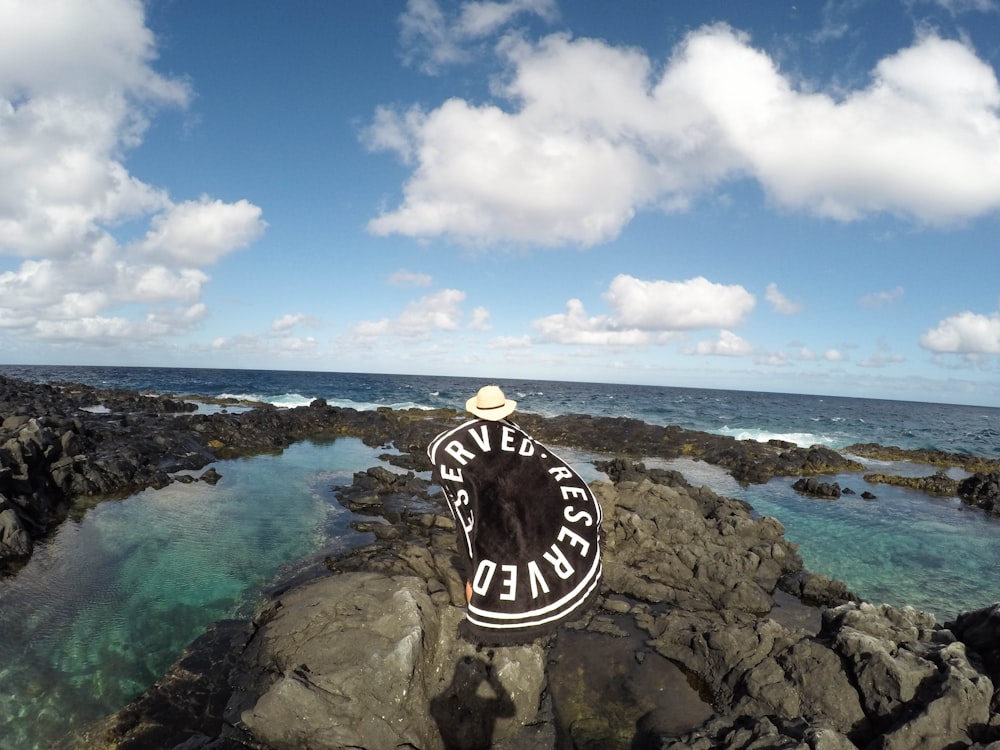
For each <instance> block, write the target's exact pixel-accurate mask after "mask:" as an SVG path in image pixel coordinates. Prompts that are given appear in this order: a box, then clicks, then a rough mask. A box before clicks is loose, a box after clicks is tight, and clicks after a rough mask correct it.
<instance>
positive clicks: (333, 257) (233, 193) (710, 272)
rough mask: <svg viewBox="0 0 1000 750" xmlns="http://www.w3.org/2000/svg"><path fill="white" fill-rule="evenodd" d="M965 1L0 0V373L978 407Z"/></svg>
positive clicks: (983, 303) (981, 272)
mask: <svg viewBox="0 0 1000 750" xmlns="http://www.w3.org/2000/svg"><path fill="white" fill-rule="evenodd" d="M998 72H1000V0H844V1H842V2H834V1H833V0H829V1H827V2H819V1H816V2H813V1H807V0H798V2H797V3H782V2H767V3H763V2H761V3H756V2H755V3H750V2H742V3H733V2H726V1H723V0H699V1H698V2H670V3H665V2H655V0H615V2H610V1H605V2H598V1H597V0H572V1H570V0H561V1H559V0H497V1H495V2H494V1H476V2H456V1H453V0H398V1H389V0H378V1H377V2H338V1H336V0H285V1H284V2H274V1H273V0H213V1H212V2H200V1H198V0H148V1H147V2H140V1H139V0H0V362H2V363H6V364H69V365H135V366H165V367H220V368H230V367H232V368H254V369H259V368H263V369H283V370H318V371H336V372H370V373H402V374H421V375H454V376H470V377H477V378H482V379H485V380H489V379H502V378H527V379H546V380H572V381H588V382H615V383H635V384H653V385H666V386H683V387H705V388H725V389H738V390H757V391H773V392H792V393H811V394H821V395H839V396H857V397H874V398H894V399H904V400H916V401H936V402H944V403H967V404H980V405H993V406H1000V240H998V237H1000V83H998Z"/></svg>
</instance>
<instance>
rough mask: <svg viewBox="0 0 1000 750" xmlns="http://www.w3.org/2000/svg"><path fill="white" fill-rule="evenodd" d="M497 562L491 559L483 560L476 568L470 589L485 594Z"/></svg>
mask: <svg viewBox="0 0 1000 750" xmlns="http://www.w3.org/2000/svg"><path fill="white" fill-rule="evenodd" d="M496 570H497V564H496V563H495V562H493V561H492V560H483V561H482V562H481V563H479V567H478V568H476V577H475V578H474V579H473V580H472V590H473V591H475V592H476V593H477V594H479V595H480V596H485V595H486V592H487V591H489V590H490V583H492V582H493V574H494V573H496Z"/></svg>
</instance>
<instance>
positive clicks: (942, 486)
mask: <svg viewBox="0 0 1000 750" xmlns="http://www.w3.org/2000/svg"><path fill="white" fill-rule="evenodd" d="M864 478H865V481H866V482H869V483H870V484H891V485H893V486H895V487H906V488H907V489H911V490H916V491H918V492H925V493H927V494H928V495H934V496H937V497H955V495H957V494H958V492H959V482H958V480H957V479H952V478H951V477H949V476H948V475H947V473H945V472H944V471H938V472H935V473H934V474H931V475H930V476H926V477H901V476H896V475H893V474H865V477H864Z"/></svg>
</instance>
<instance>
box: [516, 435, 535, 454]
mask: <svg viewBox="0 0 1000 750" xmlns="http://www.w3.org/2000/svg"><path fill="white" fill-rule="evenodd" d="M518 453H519V454H520V455H522V456H533V455H535V444H534V443H532V442H531V440H530V439H528V438H525V439H524V440H522V441H521V450H519V451H518Z"/></svg>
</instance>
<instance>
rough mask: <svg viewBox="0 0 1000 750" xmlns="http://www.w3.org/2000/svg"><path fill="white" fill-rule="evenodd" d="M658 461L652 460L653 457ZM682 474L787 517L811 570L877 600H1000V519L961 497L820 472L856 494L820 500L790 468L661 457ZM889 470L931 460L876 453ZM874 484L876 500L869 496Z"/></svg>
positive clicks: (942, 606) (945, 609) (917, 469)
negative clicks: (770, 473) (738, 467)
mask: <svg viewBox="0 0 1000 750" xmlns="http://www.w3.org/2000/svg"><path fill="white" fill-rule="evenodd" d="M651 463H653V462H651ZM655 463H656V464H657V465H662V466H664V467H666V468H672V469H676V470H678V471H680V472H681V473H683V474H684V476H685V477H686V478H687V480H688V481H689V482H691V484H693V485H695V486H699V485H705V486H708V487H710V488H711V489H712V490H714V491H715V492H717V493H719V494H720V495H725V496H726V497H735V498H739V499H741V500H745V501H746V502H748V503H750V505H752V506H753V508H754V511H755V512H756V513H757V514H759V515H764V516H773V517H775V518H777V519H778V520H779V521H781V523H782V524H783V525H784V527H785V539H787V540H788V541H790V542H795V543H797V544H798V545H799V554H800V555H801V556H802V560H803V562H804V564H805V567H806V569H807V570H809V571H812V572H814V573H822V574H824V575H827V576H829V577H831V578H835V579H838V580H841V581H843V582H844V583H846V584H847V587H848V589H849V590H851V591H853V592H854V593H856V594H857V595H858V596H860V597H862V598H863V599H865V600H866V601H869V602H872V603H873V604H883V603H884V604H891V605H893V606H896V607H902V606H907V605H908V606H912V607H914V608H916V609H920V610H924V611H927V612H932V613H933V614H934V615H935V617H936V618H937V620H938V622H940V623H942V624H943V623H944V622H946V621H947V620H949V619H951V618H953V617H954V616H955V615H957V614H958V613H959V612H963V611H967V610H973V609H979V608H981V607H987V606H990V605H991V604H994V603H995V602H1000V579H998V578H997V576H996V575H995V571H996V570H997V569H998V568H1000V520H997V519H993V518H988V517H986V515H985V514H984V513H983V512H982V511H980V510H976V509H971V508H968V507H967V506H965V505H963V504H962V502H961V501H960V500H959V499H958V498H937V497H931V496H929V495H925V494H923V493H919V492H914V491H912V490H907V489H904V488H900V487H892V486H890V485H886V484H868V483H866V482H865V481H864V480H863V479H862V474H863V472H859V473H857V474H836V475H830V476H823V477H821V479H822V481H824V482H838V483H839V484H840V486H841V487H842V488H844V487H849V488H851V489H852V490H854V491H855V493H857V494H854V495H847V494H845V495H843V496H842V497H841V498H840V499H839V500H817V499H815V498H809V497H805V496H804V495H800V494H799V493H797V492H796V491H795V490H793V489H792V484H793V483H794V481H795V478H794V477H791V478H789V477H776V478H774V479H772V480H771V481H770V482H768V483H767V484H762V485H750V486H748V487H740V485H739V484H738V483H737V482H736V480H734V479H733V478H732V477H730V476H729V475H728V474H726V473H725V471H724V470H723V469H720V468H719V467H717V466H711V465H709V464H706V463H704V462H700V461H694V460H691V459H677V460H673V461H663V462H655ZM876 463H877V464H878V465H877V466H875V467H874V468H875V469H876V470H878V471H886V472H888V473H899V474H909V475H926V474H932V473H934V469H933V468H931V467H927V466H914V465H911V464H889V463H886V462H876ZM864 490H869V491H870V492H872V493H873V494H874V495H875V496H876V499H875V500H864V499H862V498H861V493H862V492H863V491H864Z"/></svg>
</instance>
